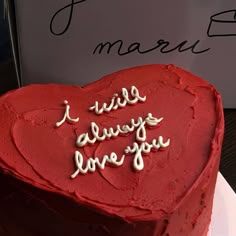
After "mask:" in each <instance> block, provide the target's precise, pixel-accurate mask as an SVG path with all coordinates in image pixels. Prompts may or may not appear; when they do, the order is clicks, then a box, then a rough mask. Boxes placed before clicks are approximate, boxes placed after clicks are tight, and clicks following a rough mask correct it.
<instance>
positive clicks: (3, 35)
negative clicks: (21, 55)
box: [0, 0, 11, 63]
mask: <svg viewBox="0 0 236 236" xmlns="http://www.w3.org/2000/svg"><path fill="white" fill-rule="evenodd" d="M3 5H4V0H0V63H3V62H5V61H7V60H9V59H10V58H11V41H10V35H9V29H8V22H7V18H5V19H4V6H3Z"/></svg>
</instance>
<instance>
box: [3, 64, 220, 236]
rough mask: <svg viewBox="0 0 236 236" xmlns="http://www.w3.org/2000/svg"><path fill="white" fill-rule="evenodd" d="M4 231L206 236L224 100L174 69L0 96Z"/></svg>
mask: <svg viewBox="0 0 236 236" xmlns="http://www.w3.org/2000/svg"><path fill="white" fill-rule="evenodd" d="M0 114H1V115H0V124H1V126H0V146H1V149H0V167H1V170H2V174H1V175H0V200H1V201H0V208H1V211H0V235H35V236H38V235H86V236H87V235H88V236H90V235H91V236H94V235H96V236H97V235H123V236H126V235H127V236H128V235H129V236H132V235H134V236H143V235H145V236H146V235H149V236H152V235H153V236H154V235H155V236H180V235H181V236H205V235H207V232H208V227H209V223H210V219H211V212H212V202H213V196H214V189H215V184H216V176H217V172H218V168H219V161H220V153H221V146H222V139H223V133H224V120H223V109H222V104H221V98H220V95H219V94H218V93H217V91H216V90H215V88H214V87H213V86H212V85H209V84H208V83H207V82H205V81H204V80H202V79H200V78H198V77H196V76H194V75H192V74H191V73H189V72H186V71H184V70H182V69H180V68H177V67H175V66H173V65H148V66H141V67H135V68H130V69H126V70H123V71H119V72H116V73H114V74H111V75H108V76H105V77H104V78H102V79H100V80H98V81H96V82H94V83H92V84H89V85H87V86H85V87H82V88H81V87H77V86H66V85H56V84H47V85H30V86H26V87H23V88H20V89H17V90H15V91H12V92H9V93H7V94H6V95H4V96H2V97H1V98H0Z"/></svg>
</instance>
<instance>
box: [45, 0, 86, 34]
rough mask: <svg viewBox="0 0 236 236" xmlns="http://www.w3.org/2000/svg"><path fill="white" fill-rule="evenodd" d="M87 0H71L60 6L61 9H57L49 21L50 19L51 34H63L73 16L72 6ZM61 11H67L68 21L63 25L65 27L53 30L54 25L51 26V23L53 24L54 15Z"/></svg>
mask: <svg viewBox="0 0 236 236" xmlns="http://www.w3.org/2000/svg"><path fill="white" fill-rule="evenodd" d="M85 1H87V0H80V1H75V0H71V3H70V4H68V5H66V6H64V7H62V8H61V9H59V10H58V11H57V12H56V13H55V14H54V15H53V17H52V19H51V21H50V31H51V33H52V34H54V35H57V36H60V35H63V34H65V32H66V31H67V30H68V29H69V27H70V24H71V20H72V16H73V11H74V6H75V5H76V4H79V3H82V2H85ZM63 11H68V13H69V14H68V21H67V23H66V25H65V27H64V28H63V29H62V31H59V32H56V31H55V30H54V27H53V24H54V21H55V20H56V17H57V16H58V15H59V14H60V13H62V12H63Z"/></svg>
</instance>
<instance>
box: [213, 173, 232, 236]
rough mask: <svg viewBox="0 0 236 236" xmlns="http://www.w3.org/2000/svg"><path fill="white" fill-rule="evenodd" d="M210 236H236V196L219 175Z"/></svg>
mask: <svg viewBox="0 0 236 236" xmlns="http://www.w3.org/2000/svg"><path fill="white" fill-rule="evenodd" d="M210 231H211V232H209V236H236V194H235V193H234V191H233V190H232V189H231V187H230V186H229V185H228V183H227V182H226V181H225V179H224V177H223V176H222V175H221V174H220V173H219V174H218V178H217V184H216V190H215V196H214V205H213V214H212V223H211V230H210Z"/></svg>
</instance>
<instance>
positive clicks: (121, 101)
mask: <svg viewBox="0 0 236 236" xmlns="http://www.w3.org/2000/svg"><path fill="white" fill-rule="evenodd" d="M130 94H131V98H130V96H129V92H128V90H127V89H126V88H122V89H121V98H120V97H119V96H118V94H117V93H115V94H114V95H113V97H112V99H111V101H110V104H107V103H103V104H102V105H101V107H100V108H99V103H98V101H96V102H95V104H94V105H93V106H91V107H90V108H89V110H90V111H94V112H95V114H97V115H100V114H102V113H103V112H110V111H112V110H117V109H118V108H119V107H120V108H122V107H125V106H126V105H127V104H129V105H133V104H135V103H137V102H144V101H146V96H144V97H141V96H140V95H139V90H138V89H137V88H136V87H135V86H132V87H131V91H130Z"/></svg>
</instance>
